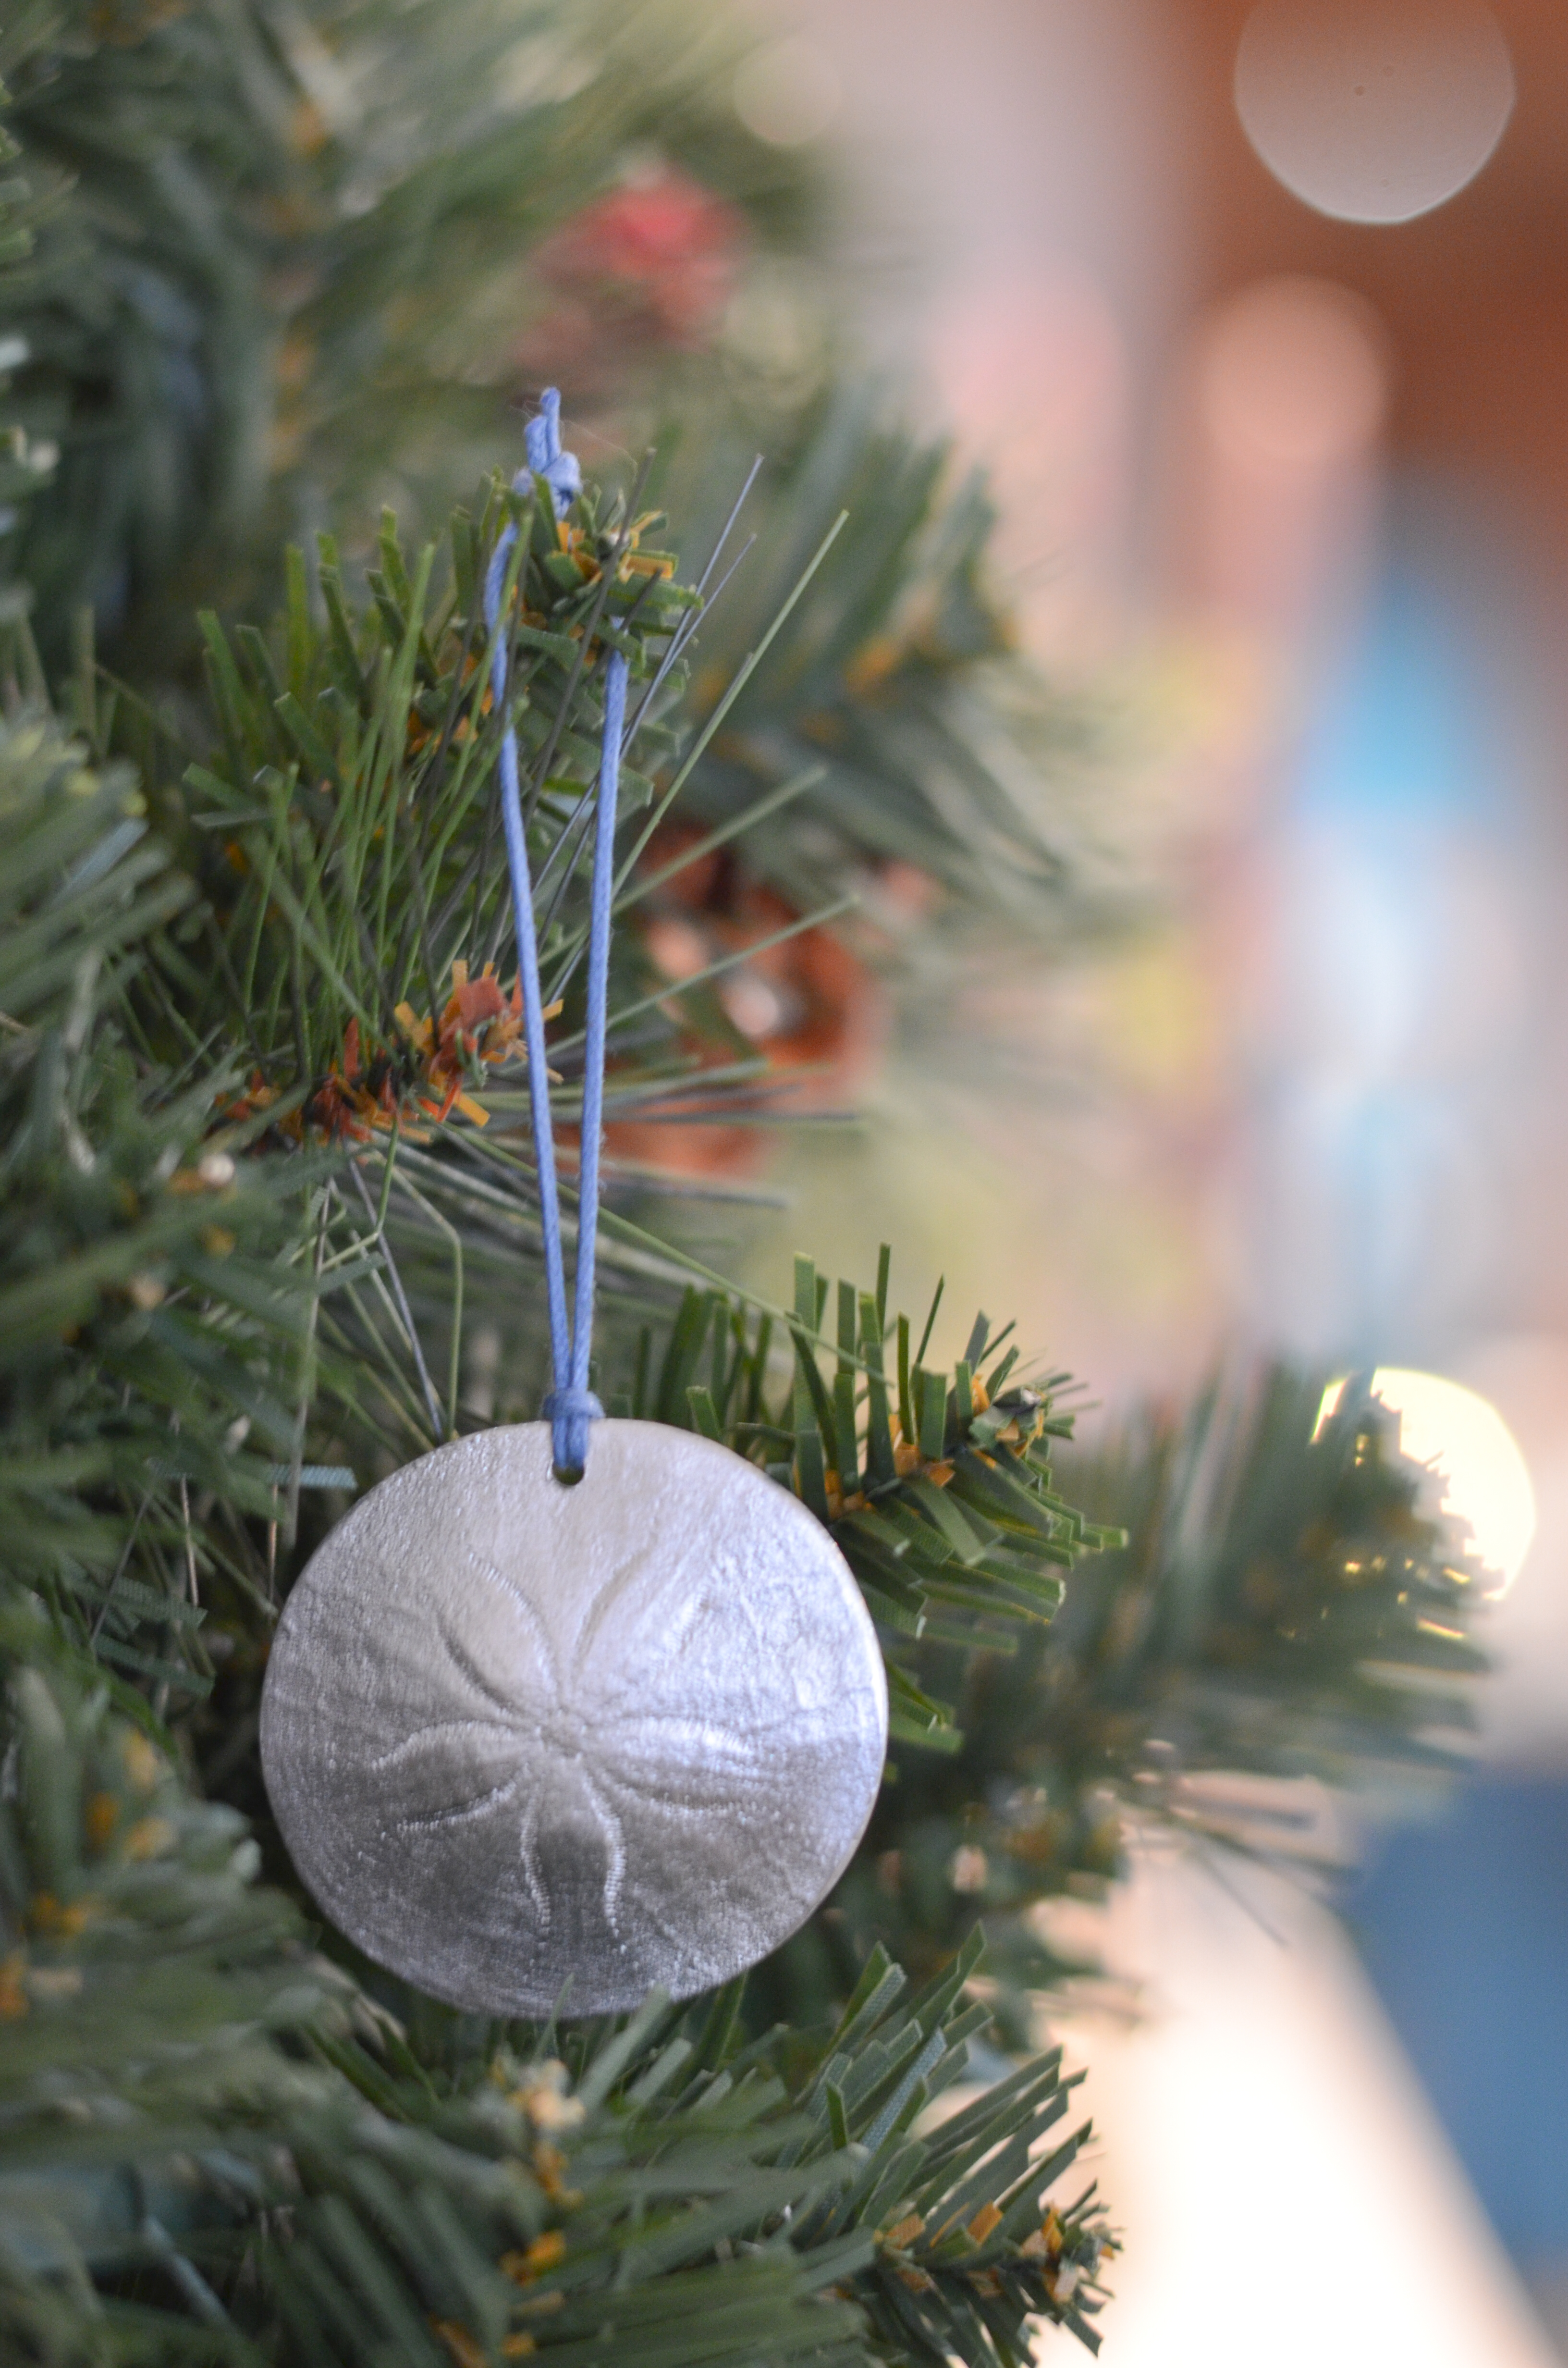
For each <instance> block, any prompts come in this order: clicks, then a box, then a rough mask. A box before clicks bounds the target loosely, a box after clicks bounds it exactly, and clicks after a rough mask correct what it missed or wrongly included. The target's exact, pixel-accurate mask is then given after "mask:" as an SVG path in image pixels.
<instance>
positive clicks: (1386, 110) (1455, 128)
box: [1235, 0, 1514, 222]
mask: <svg viewBox="0 0 1568 2368" xmlns="http://www.w3.org/2000/svg"><path fill="white" fill-rule="evenodd" d="M1235 95H1236V112H1237V113H1238V115H1239V116H1240V117H1241V120H1242V125H1243V129H1244V131H1245V132H1246V135H1247V138H1248V139H1249V140H1250V141H1251V142H1252V144H1253V146H1254V148H1255V149H1256V151H1257V154H1259V156H1260V157H1261V158H1262V159H1263V162H1264V163H1265V164H1266V165H1267V167H1268V169H1269V171H1270V172H1271V173H1272V174H1273V175H1274V176H1275V177H1276V178H1277V179H1278V180H1280V181H1282V182H1283V183H1284V185H1285V187H1286V188H1288V189H1290V191H1291V192H1292V193H1293V195H1295V196H1296V197H1298V198H1300V199H1302V200H1303V202H1304V203H1305V204H1307V205H1309V206H1312V207H1315V209H1316V210H1317V211H1318V212H1319V213H1324V214H1333V215H1336V216H1337V217H1339V219H1341V220H1342V221H1346V222H1409V221H1411V220H1412V219H1413V218H1414V216H1415V215H1416V214H1424V213H1428V212H1430V211H1431V209H1432V208H1433V207H1434V206H1440V205H1442V204H1443V203H1444V202H1445V201H1446V200H1447V199H1449V198H1451V197H1453V196H1455V195H1456V193H1457V192H1458V191H1459V190H1460V189H1462V188H1464V186H1465V184H1466V183H1467V182H1468V181H1471V180H1473V179H1474V177H1475V176H1476V174H1477V173H1479V172H1480V170H1481V168H1482V166H1483V165H1484V164H1485V162H1486V160H1487V158H1488V157H1489V156H1490V155H1491V154H1492V152H1493V150H1494V148H1495V147H1496V145H1497V142H1498V141H1499V140H1500V139H1501V138H1502V136H1503V131H1504V127H1505V125H1506V123H1507V120H1508V118H1509V115H1510V114H1511V113H1512V111H1513V105H1514V68H1513V63H1512V60H1511V59H1510V57H1509V54H1508V45H1507V43H1506V40H1504V37H1503V34H1502V31H1501V30H1500V28H1499V27H1498V24H1497V20H1496V18H1495V17H1494V16H1493V14H1492V12H1491V10H1490V9H1489V8H1488V7H1486V6H1484V0H1261V5H1260V6H1257V7H1256V8H1255V9H1254V10H1253V12H1252V15H1251V16H1250V17H1248V18H1247V21H1246V25H1245V28H1244V30H1243V33H1242V38H1241V44H1240V47H1239V48H1238V50H1237V52H1236V74H1235Z"/></svg>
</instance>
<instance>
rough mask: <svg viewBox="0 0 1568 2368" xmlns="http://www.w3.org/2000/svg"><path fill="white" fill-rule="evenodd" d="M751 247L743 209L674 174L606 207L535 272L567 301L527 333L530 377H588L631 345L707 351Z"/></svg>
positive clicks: (594, 209) (561, 233) (521, 357)
mask: <svg viewBox="0 0 1568 2368" xmlns="http://www.w3.org/2000/svg"><path fill="white" fill-rule="evenodd" d="M744 244H745V219H744V215H743V214H742V213H741V212H740V211H739V209H738V208H737V207H734V206H732V205H730V204H728V203H727V202H726V200H725V199H722V198H718V197H715V196H714V194H713V192H712V190H711V189H706V188H703V186H702V184H701V183H700V182H699V181H694V180H693V179H692V178H691V177H690V176H689V175H687V174H685V173H681V172H676V171H675V170H673V169H670V168H665V169H664V170H662V171H661V172H660V173H659V174H658V176H657V177H655V178H652V179H648V180H639V181H629V182H627V183H625V184H624V185H623V186H622V187H621V188H619V189H611V190H610V191H609V192H608V195H606V196H605V197H602V198H596V199H595V200H594V202H593V203H592V205H589V206H585V207H584V209H583V211H582V212H581V213H579V214H574V216H573V217H572V219H571V221H570V222H563V223H562V226H561V228H560V229H559V230H558V231H556V232H554V233H552V234H551V236H550V237H549V238H547V239H546V240H544V242H543V243H542V245H540V248H539V250H538V253H537V254H536V256H535V257H534V268H535V269H536V271H537V272H538V274H539V277H540V279H541V280H542V281H543V283H544V285H545V286H546V287H547V288H548V289H550V290H551V291H552V292H553V293H554V294H555V295H556V296H557V297H558V298H559V299H560V300H561V301H560V302H559V303H558V304H556V305H554V306H552V307H551V309H550V310H549V311H548V312H547V313H545V314H544V315H543V316H542V317H541V318H540V320H538V321H536V322H535V323H534V324H532V326H531V327H530V328H529V330H528V332H527V334H526V336H525V337H524V339H523V342H522V344H521V346H520V347H519V348H518V352H517V360H518V361H519V363H521V364H522V365H523V366H524V367H525V368H526V369H528V370H536V371H537V370H539V369H540V368H543V367H545V366H547V365H548V366H550V367H559V365H560V364H561V363H562V361H563V360H570V361H571V363H572V364H573V367H574V372H575V373H576V374H577V375H579V376H580V375H581V373H582V371H583V370H584V369H585V368H587V369H589V370H592V368H593V366H594V364H595V363H596V361H601V360H604V359H607V353H606V351H605V350H603V349H614V350H618V351H620V352H624V350H625V349H626V347H628V346H656V347H694V346H700V345H702V344H703V343H705V342H706V340H707V339H708V338H709V337H710V336H711V335H712V334H713V332H714V330H715V329H716V328H717V327H718V325H719V322H720V320H721V318H722V314H723V311H724V307H725V306H726V305H727V304H728V302H729V301H730V297H731V294H732V292H733V288H734V285H735V279H736V275H737V273H738V271H739V268H740V262H741V256H742V253H743V251H744Z"/></svg>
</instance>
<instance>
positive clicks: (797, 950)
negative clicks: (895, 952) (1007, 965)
mask: <svg viewBox="0 0 1568 2368" xmlns="http://www.w3.org/2000/svg"><path fill="white" fill-rule="evenodd" d="M699 835H700V834H699V831H698V830H697V828H696V827H695V826H694V825H690V824H683V825H665V828H664V829H662V830H660V831H659V832H657V833H656V834H655V836H654V837H653V840H652V841H651V842H650V844H649V847H648V851H647V862H648V866H649V869H650V870H651V871H659V870H662V869H663V867H664V866H665V864H666V863H669V862H671V861H672V860H675V859H676V857H678V856H679V854H680V852H681V850H682V848H687V847H690V846H692V845H694V844H695V842H696V840H697V839H698V837H699ZM799 918H800V915H799V914H798V913H796V912H795V911H794V910H793V909H792V908H791V907H790V905H788V904H787V903H786V902H785V900H784V898H783V897H782V896H780V895H779V894H778V891H777V890H776V889H773V888H769V887H767V886H766V885H765V884H763V883H762V882H758V881H756V880H749V879H747V878H746V877H745V876H744V873H743V872H742V871H741V870H740V868H739V866H738V864H737V863H736V860H735V858H734V856H733V852H732V851H731V850H730V849H728V848H721V849H718V850H716V851H715V852H714V853H713V854H710V855H706V856H700V857H699V858H698V860H696V861H695V862H693V863H689V864H687V866H686V868H685V869H684V871H679V872H677V873H676V875H675V877H674V878H673V879H671V880H668V881H666V882H665V884H664V886H663V888H662V889H660V890H659V892H658V896H657V901H656V903H655V904H654V905H653V909H652V911H651V913H650V916H649V919H648V922H647V926H646V930H645V934H644V938H643V944H644V946H645V948H646V951H647V953H648V955H649V958H650V960H651V962H653V967H654V969H655V970H657V971H659V972H661V973H663V974H664V976H665V977H666V978H667V979H668V980H669V982H670V985H671V987H672V989H674V988H676V987H678V986H679V985H680V983H681V981H682V980H683V979H689V978H695V977H696V976H697V974H698V973H699V972H701V971H705V970H707V969H709V968H710V966H711V965H712V964H713V963H714V962H721V961H722V960H723V959H724V957H725V956H726V955H730V954H734V953H739V952H742V951H744V949H746V948H748V947H755V948H756V951H755V952H752V953H750V954H748V955H747V956H746V958H745V959H744V961H741V962H736V963H735V965H734V967H733V968H732V969H730V970H726V971H725V972H724V973H722V976H721V977H719V978H717V979H715V980H713V981H712V982H711V983H710V985H706V986H705V987H704V988H703V989H702V990H699V991H700V992H702V993H704V994H705V995H707V996H710V997H711V998H712V1002H711V1003H710V1006H709V1012H710V1019H709V1024H708V1025H707V1026H704V1025H703V1024H702V1015H701V1014H700V1012H699V1011H696V1010H694V1009H693V1008H691V1007H690V1006H688V1005H687V1003H686V1002H685V1001H684V1000H682V1001H676V1000H673V999H672V1002H671V1004H670V1006H669V1008H670V1009H671V1011H672V1012H674V1013H676V1015H677V1016H678V1017H679V1019H680V1021H681V1035H680V1049H681V1051H682V1052H683V1053H685V1054H686V1055H687V1057H688V1058H689V1059H691V1060H692V1061H693V1062H694V1063H695V1064H696V1067H695V1069H694V1072H693V1074H692V1076H691V1077H690V1079H689V1081H676V1082H674V1083H673V1084H672V1086H671V1087H670V1089H669V1090H668V1091H667V1093H666V1094H665V1096H664V1097H663V1100H662V1105H661V1106H662V1107H663V1108H664V1109H665V1110H667V1111H668V1113H669V1116H668V1117H667V1118H666V1119H665V1121H664V1122H662V1123H661V1122H660V1121H659V1120H657V1119H653V1118H651V1117H650V1118H647V1119H641V1118H635V1117H631V1118H626V1119H619V1120H617V1121H614V1122H613V1123H612V1124H611V1125H610V1126H609V1127H608V1128H607V1130H606V1136H605V1141H606V1148H607V1150H608V1152H609V1154H610V1156H611V1157H612V1158H619V1159H622V1160H635V1161H638V1162H640V1163H646V1164H649V1165H652V1166H655V1167H661V1168H665V1169H667V1170H670V1171H673V1172H674V1173H676V1174H679V1175H687V1176H720V1175H728V1176H735V1175H743V1174H747V1173H750V1172H752V1171H753V1170H755V1169H756V1167H759V1166H761V1165H762V1163H763V1161H764V1160H765V1158H766V1156H767V1135H768V1130H767V1128H765V1127H758V1126H756V1125H736V1124H733V1123H731V1124H728V1125H726V1124H725V1123H724V1121H722V1119H720V1120H714V1121H709V1120H707V1119H704V1118H699V1117H698V1116H696V1115H695V1112H696V1111H697V1110H699V1108H700V1104H701V1101H702V1098H703V1087H702V1075H701V1073H702V1071H703V1070H705V1069H713V1068H719V1067H725V1066H728V1065H729V1064H732V1063H733V1062H734V1061H736V1060H744V1058H745V1056H746V1054H747V1053H758V1054H761V1055H763V1056H765V1058H766V1060H767V1074H766V1076H760V1077H759V1078H758V1079H757V1085H756V1092H755V1094H751V1093H748V1094H745V1095H744V1099H743V1101H742V1104H741V1107H743V1108H744V1107H745V1106H746V1105H747V1103H750V1104H751V1106H753V1107H757V1108H761V1109H766V1110H777V1111H778V1112H779V1114H780V1115H787V1114H789V1113H790V1112H795V1113H801V1114H803V1113H805V1112H808V1111H810V1110H823V1109H824V1108H831V1107H835V1106H837V1105H840V1104H842V1103H843V1101H844V1099H845V1098H846V1096H847V1095H851V1094H853V1093H854V1092H856V1091H857V1090H858V1088H859V1087H861V1086H862V1085H863V1084H864V1083H865V1081H866V1079H867V1077H868V1076H869V1073H870V1070H871V1068H872V1065H873V1064H874V1062H875V1060H876V1057H877V1054H878V1053H879V1052H880V1050H881V1044H882V1041H883V1038H884V1036H885V1034H886V1023H887V1003H886V996H885V993H884V990H883V988H882V985H881V982H880V981H879V980H878V978H877V977H876V975H875V973H873V972H871V971H870V970H869V969H868V968H867V966H866V964H865V963H864V962H861V961H859V960H858V957H857V956H856V955H855V954H854V953H852V952H851V951H850V950H849V948H848V947H847V946H846V945H845V943H844V942H843V940H842V939H840V938H838V937H836V936H835V935H834V933H833V932H832V931H831V930H829V929H825V928H814V929H802V930H801V931H800V932H799V933H798V934H797V935H796V936H794V937H792V938H786V939H784V940H783V942H782V943H778V944H773V945H768V944H766V943H765V942H764V940H766V939H769V938H773V937H776V936H777V933H778V931H779V930H780V929H785V928H789V927H790V923H791V922H793V921H796V920H798V919H799ZM715 1003H716V1004H717V1006H718V1012H717V1013H714V1012H713V1009H712V1006H713V1004H715ZM720 1015H722V1017H720ZM715 1022H716V1023H717V1024H715ZM780 1088H782V1090H780ZM612 1090H613V1088H612ZM687 1110H690V1111H692V1112H693V1113H694V1114H693V1115H692V1116H691V1117H687V1116H685V1115H684V1114H683V1113H684V1112H685V1111H687Z"/></svg>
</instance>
